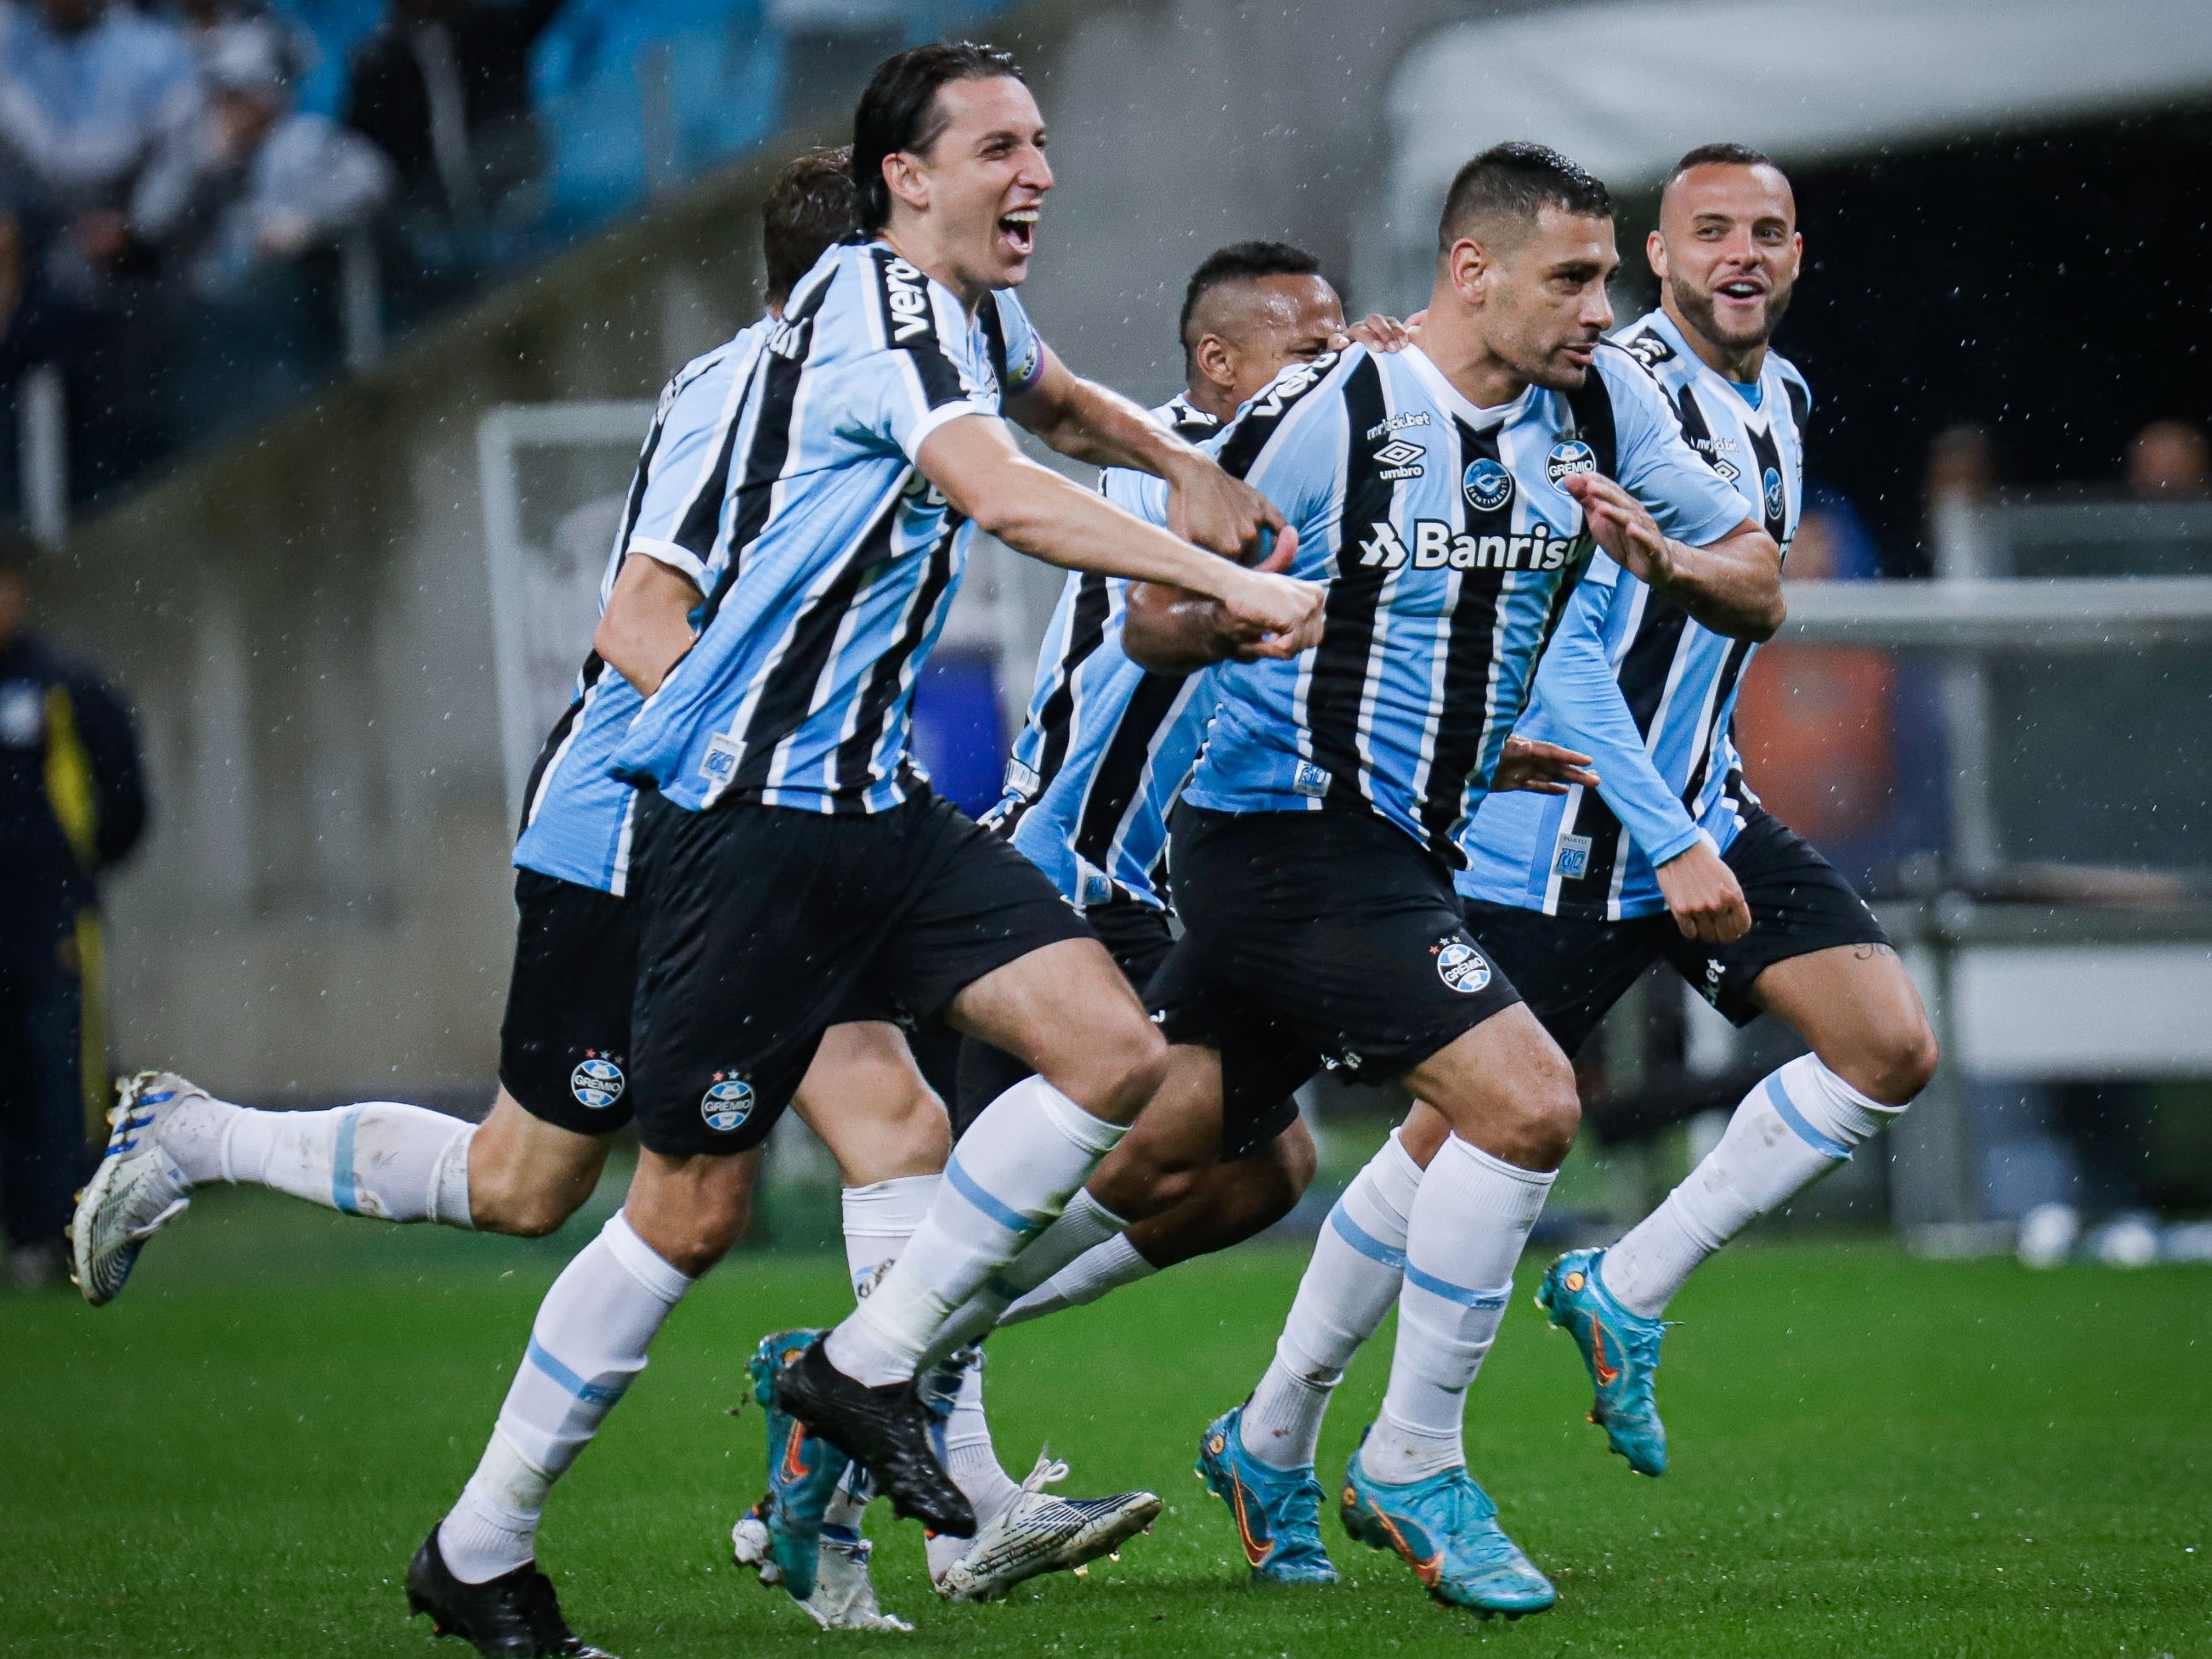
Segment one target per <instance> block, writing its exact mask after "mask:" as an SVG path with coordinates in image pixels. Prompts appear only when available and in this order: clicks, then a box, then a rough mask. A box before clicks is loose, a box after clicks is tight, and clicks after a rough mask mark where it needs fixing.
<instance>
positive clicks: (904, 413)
mask: <svg viewBox="0 0 2212 1659" xmlns="http://www.w3.org/2000/svg"><path fill="white" fill-rule="evenodd" d="M981 311H982V313H983V314H984V317H985V318H986V319H987V321H985V320H977V319H970V318H969V317H968V316H966V315H965V314H964V313H963V311H962V309H961V307H960V303H959V301H957V299H955V298H954V296H953V295H952V294H951V292H950V291H949V290H948V289H945V288H943V287H942V286H940V285H939V284H938V283H934V282H933V281H931V280H930V279H929V278H928V277H927V276H924V275H923V274H922V273H921V271H920V270H917V269H915V267H914V266H913V265H911V264H908V263H907V262H906V261H905V260H904V259H902V258H899V257H898V256H897V255H896V253H894V252H892V251H891V250H890V248H889V247H888V246H884V244H882V243H880V242H875V243H850V244H846V245H844V246H838V247H834V248H832V249H830V250H829V252H827V253H825V254H823V257H822V260H821V263H820V264H817V265H816V266H815V267H814V269H813V270H812V271H811V272H810V273H808V275H807V276H806V277H805V279H804V280H802V281H801V283H799V288H798V289H797V291H796V292H795V293H794V294H793V296H792V301H791V305H790V307H789V308H788V310H787V313H786V319H785V321H784V323H783V324H782V325H781V326H780V327H779V328H777V329H776V330H775V332H774V333H773V335H772V336H771V337H770V338H769V343H768V345H767V349H766V350H765V351H764V352H763V354H762V356H761V359H760V362H759V366H758V367H757V368H756V369H755V371H754V373H753V375H752V378H751V380H750V382H749V383H748V385H747V386H746V387H745V390H744V406H743V409H742V410H741V412H740V414H739V416H738V428H737V432H736V438H735V453H736V455H737V457H738V459H737V460H736V461H735V462H734V463H733V470H734V471H735V472H736V475H737V477H736V480H735V482H734V483H733V485H732V498H731V502H730V507H729V523H728V525H727V526H726V529H725V532H724V533H723V534H722V536H721V537H720V538H719V540H718V541H717V543H716V544H715V552H714V556H713V557H711V558H710V559H709V560H708V562H707V564H706V568H705V570H704V572H703V574H702V590H703V591H704V592H706V593H707V596H708V598H707V603H706V605H704V607H702V611H701V613H700V620H701V622H702V632H701V634H700V637H699V641H698V643H697V644H696V645H695V646H694V647H692V649H691V651H690V654H689V655H687V656H685V657H684V659H683V660H682V661H681V662H679V663H678V664H677V665H676V667H675V668H674V669H673V670H671V671H670V673H669V676H668V678H667V679H666V680H665V681H664V682H663V683H662V684H661V686H660V689H659V690H658V691H656V692H655V693H654V694H653V696H651V697H649V698H648V699H647V700H646V702H645V706H644V707H643V708H641V710H640V711H639V713H638V715H637V718H636V720H635V721H634V722H633V724H632V725H631V727H630V730H629V733H628V735H627V736H626V737H625V738H624V739H623V743H622V744H621V745H620V747H619V748H618V749H617V751H616V754H615V757H614V760H613V762H612V767H613V769H614V771H615V772H616V774H617V775H619V776H621V777H623V778H624V779H626V780H628V781H631V782H634V783H640V784H644V783H650V784H653V785H655V786H656V787H659V789H660V791H661V792H662V793H664V794H665V795H666V796H667V797H668V799H670V800H671V801H672V802H674V803H675V804H676V805H678V806H681V807H684V808H686V809H688V810H690V811H700V810H702V809H704V808H706V807H708V806H711V805H714V803H715V802H716V801H718V800H720V799H724V798H725V797H728V796H732V795H734V796H736V797H737V798H739V799H750V800H757V801H760V802H762V803H763V804H765V805H771V806H790V807H797V808H801V809H804V810H806V811H817V812H878V811H885V810H887V809H888V808H890V807H892V806H895V805H897V804H898V803H899V802H900V801H902V800H903V799H906V798H907V796H908V793H911V792H912V791H913V790H914V789H915V787H918V786H919V785H920V784H921V783H922V782H923V781H924V775H923V773H922V771H921V768H920V767H919V766H918V765H917V764H916V763H915V761H914V759H913V757H912V756H911V755H910V754H909V753H908V744H907V739H908V725H909V715H910V713H911V709H912V706H913V701H914V687H915V676H916V674H917V673H918V672H919V671H920V669H921V665H922V663H923V661H924V660H925V659H927V656H928V653H929V651H930V648H931V647H932V646H933V645H934V644H935V643H936V641H937V636H938V635H939V632H940V631H941V630H942V629H943V628H944V625H945V615H946V612H947V611H949V610H950V609H951V603H952V596H953V593H954V592H955V591H956V589H957V586H958V585H959V581H960V576H961V573H962V571H963V568H964V567H965V564H966V560H967V547H968V542H969V535H967V534H966V533H963V532H964V528H965V527H964V526H963V524H962V523H961V522H960V520H958V518H957V515H956V514H954V513H952V512H951V508H950V507H948V506H947V504H946V503H945V500H944V498H943V497H942V496H940V495H938V493H937V492H936V490H935V489H933V488H932V487H931V486H930V484H929V482H928V480H927V478H925V477H922V476H921V473H920V472H919V471H916V470H915V465H914V456H915V453H916V452H917V451H918V450H919V449H920V448H921V445H922V442H923V441H924V440H925V439H927V437H928V435H930V434H931V433H933V432H934V431H935V430H936V429H937V428H939V427H940V426H942V425H944V424H945V422H947V421H950V420H953V419H957V418H958V417H959V416H965V415H991V416H994V415H996V414H997V413H998V411H999V408H1000V392H1001V387H1002V386H1006V385H1008V384H1012V385H1014V386H1017V387H1019V386H1022V385H1024V383H1025V379H1026V381H1030V382H1033V380H1034V379H1035V376H1036V374H1037V373H1040V372H1041V365H1042V357H1043V347H1042V344H1041V343H1039V342H1038V340H1037V338H1036V333H1035V331H1033V330H1032V329H1031V328H1030V325H1029V321H1028V319H1027V318H1026V316H1024V313H1023V311H1022V308H1021V305H1020V303H1019V301H1017V300H1016V299H1015V298H1014V297H1013V295H1012V294H1011V293H1000V294H997V295H992V296H990V297H988V298H987V299H986V300H985V301H984V304H983V306H982V307H981Z"/></svg>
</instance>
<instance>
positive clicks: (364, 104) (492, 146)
mask: <svg viewBox="0 0 2212 1659" xmlns="http://www.w3.org/2000/svg"><path fill="white" fill-rule="evenodd" d="M560 7H561V0H514V3H512V4H507V5H496V4H492V3H489V0H391V3H390V9H388V10H387V11H386V13H385V15H384V19H383V21H381V22H380V24H379V25H378V26H377V28H376V31H375V33H373V34H371V35H369V36H368V38H367V39H365V40H362V41H361V42H360V43H359V44H358V45H356V46H355V47H354V49H353V51H352V52H351V53H350V54H349V59H348V62H349V70H350V79H351V88H350V90H349V93H348V94H347V100H346V115H345V118H346V124H347V125H349V126H351V127H353V128H355V129H356V131H359V132H361V133H362V134H363V135H364V136H366V137H368V138H369V139H370V140H371V141H373V142H374V143H375V144H376V145H377V147H378V148H379V149H382V150H383V152H384V153H385V155H387V156H389V157H390V158H391V160H392V165H393V166H394V167H396V168H397V169H398V174H399V190H400V210H401V213H402V215H403V217H404V220H405V221H406V222H409V224H410V228H414V229H415V231H416V237H415V239H416V240H420V238H421V235H422V232H423V231H425V230H428V231H431V232H432V234H435V232H436V231H437V230H439V229H448V228H449V229H455V230H459V231H461V232H464V233H466V232H469V231H471V230H475V229H477V228H481V227H483V226H486V225H489V224H495V223H507V224H513V223H516V222H521V221H525V220H528V219H532V218H534V217H535V216H536V210H537V208H538V197H539V195H540V194H541V192H540V191H538V190H537V189H535V188H533V186H537V185H539V184H540V183H541V182H542V177H543V174H544V165H545V146H544V140H543V138H542V137H541V136H540V134H539V132H538V124H537V121H536V119H535V118H534V116H533V115H532V109H531V100H530V50H531V47H532V46H533V45H534V44H535V43H536V41H537V40H538V35H539V34H540V33H543V32H544V28H545V26H546V25H547V24H548V23H550V21H552V20H553V15H554V14H555V13H556V11H558V10H559V9H560Z"/></svg>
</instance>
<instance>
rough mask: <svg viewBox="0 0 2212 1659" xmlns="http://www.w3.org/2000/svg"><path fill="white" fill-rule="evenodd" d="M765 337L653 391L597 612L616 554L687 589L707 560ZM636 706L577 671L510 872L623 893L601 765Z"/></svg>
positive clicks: (689, 366) (621, 855) (620, 849)
mask: <svg viewBox="0 0 2212 1659" xmlns="http://www.w3.org/2000/svg"><path fill="white" fill-rule="evenodd" d="M773 326H774V325H773V324H771V323H768V322H761V323H756V324H754V325H752V326H751V327H750V328H748V329H745V330H744V331H742V332H740V333H739V334H738V336H737V337H735V338H734V339H732V340H730V341H728V342H727V343H725V344H722V345H720V346H718V347H716V348H715V349H714V350H712V351H710V352H708V353H707V354H706V356H702V357H699V358H696V359H694V360H693V361H692V362H689V363H686V364H685V365H684V367H683V368H681V369H679V370H678V371H677V373H676V374H675V375H674V376H672V377H671V379H670V380H669V382H668V384H667V386H665V387H664V388H662V390H661V393H660V404H659V408H658V409H657V410H655V411H654V414H653V425H652V426H651V427H650V428H648V429H647V433H646V435H645V447H644V448H643V449H642V450H641V452H640V453H639V455H638V459H637V471H636V472H635V475H634V476H633V477H632V478H631V481H630V488H629V498H628V499H627V501H625V502H624V503H623V517H622V523H621V525H620V526H619V527H618V528H617V531H616V533H615V541H614V547H613V549H612V550H611V552H610V553H609V555H608V557H607V567H606V572H605V574H604V575H603V576H601V577H600V579H599V604H600V605H601V607H602V608H604V607H605V605H606V602H607V598H608V596H609V595H610V594H611V592H613V591H614V581H615V576H616V574H617V572H618V571H619V570H620V569H621V568H622V562H623V558H624V556H626V555H628V554H630V553H642V554H645V555H647V556H649V557H652V558H655V559H658V560H659V561H660V562H663V563H665V564H667V565H670V566H671V567H673V568H676V569H678V570H681V571H683V572H684V574H687V575H690V576H691V577H692V578H693V579H694V580H697V579H698V577H699V576H700V574H702V573H703V572H704V571H705V570H706V568H707V566H708V561H709V560H711V559H713V558H714V556H715V553H714V544H715V540H716V538H717V537H718V535H719V534H720V526H721V522H722V518H723V503H724V501H725V500H726V497H727V495H728V486H729V475H730V465H731V459H732V451H733V447H734V445H735V443H736V440H737V416H738V410H739V408H740V405H741V398H742V395H743V393H744V387H745V385H746V383H747V381H748V380H750V378H751V375H752V372H753V369H754V368H755V366H756V364H757V360H758V358H759V356H760V353H761V349H762V348H763V345H764V344H765V343H766V342H767V339H768V337H769V331H770V329H771V328H772V327H773ZM642 702H643V699H641V697H640V696H638V695H637V692H636V690H635V689H634V688H633V687H632V686H631V685H630V684H629V681H627V680H625V679H624V678H623V677H622V676H621V675H620V674H618V673H617V672H616V671H614V669H613V668H611V666H609V665H607V664H606V663H605V662H604V661H603V660H601V659H600V657H599V653H597V652H593V653H592V654H591V655H590V656H589V657H587V658H586V659H585V661H584V667H583V671H582V672H581V673H580V674H579V675H578V676H577V678H576V696H575V700H574V702H571V703H570V704H569V705H568V709H567V711H566V712H565V713H564V714H562V716H561V718H560V720H558V721H556V723H555V725H554V727H553V731H552V734H551V735H550V737H548V738H546V740H545V746H544V749H543V750H541V751H540V752H539V754H538V763H537V765H536V767H535V768H534V769H532V773H531V778H530V787H529V789H528V790H527V792H526V794H525V797H524V799H525V805H524V808H523V823H522V835H521V837H520V840H518V841H517V842H515V847H514V862H515V863H516V864H517V865H518V866H521V867H522V868H524V869H526V870H536V871H538V872H541V873H543V874H544V875H549V876H556V877H558V878H560V879H562V880H563V881H572V882H574V883H575V884H577V885H579V886H581V887H594V888H597V889H599V890H600V891H602V892H609V893H615V894H620V893H622V892H623V890H625V888H626V887H627V886H628V884H629V838H630V825H631V820H632V817H633V811H634V808H635V802H636V796H635V793H634V792H633V791H632V790H631V789H630V787H629V785H628V784H625V783H623V782H620V781H617V780H616V779H615V778H612V777H611V776H609V775H608V773H607V763H608V762H609V761H610V760H611V758H612V757H613V755H614V751H615V750H616V748H617V745H618V744H620V743H621V742H622V739H623V734H624V733H625V732H628V731H629V723H630V721H631V720H633V719H635V716H636V714H637V711H638V709H639V708H640V707H641V705H642Z"/></svg>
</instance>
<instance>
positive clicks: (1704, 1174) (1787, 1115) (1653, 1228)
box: [1598, 1054, 1905, 1319]
mask: <svg viewBox="0 0 2212 1659" xmlns="http://www.w3.org/2000/svg"><path fill="white" fill-rule="evenodd" d="M1904 1109H1905V1108H1903V1107H1902V1106H1885V1105H1883V1104H1882V1103H1881V1102H1879V1101H1875V1100H1869V1099H1868V1098H1867V1097H1865V1096H1864V1095H1863V1094H1861V1093H1860V1092H1859V1091H1857V1090H1856V1089H1854V1088H1852V1087H1851V1085H1850V1084H1848V1083H1846V1082H1844V1080H1843V1079H1841V1078H1839V1077H1838V1076H1837V1075H1836V1074H1835V1073H1833V1072H1832V1071H1830V1070H1829V1069H1828V1068H1827V1067H1826V1066H1823V1065H1822V1064H1821V1063H1820V1056H1818V1055H1817V1054H1800V1055H1799V1056H1798V1057H1797V1058H1796V1059H1795V1060H1791V1061H1790V1063H1789V1064H1788V1065H1786V1066H1783V1067H1782V1068H1781V1070H1779V1071H1778V1072H1775V1073H1772V1074H1771V1076H1769V1077H1768V1078H1766V1079H1765V1080H1764V1081H1763V1082H1761V1083H1760V1084H1759V1086H1758V1087H1757V1088H1755V1089H1753V1091H1751V1092H1750V1093H1749V1094H1747V1095H1746V1096H1745V1097H1743V1103H1742V1104H1741V1105H1740V1106H1738V1107H1737V1108H1736V1109H1735V1116H1733V1117H1731V1118H1730V1119H1729V1126H1728V1129H1727V1132H1726V1133H1723V1135H1722V1136H1721V1144H1720V1145H1719V1146H1716V1147H1714V1148H1713V1149H1712V1151H1711V1152H1708V1153H1706V1154H1705V1158H1704V1160H1703V1161H1702V1162H1701V1163H1699V1165H1698V1167H1697V1168H1696V1169H1694V1170H1691V1171H1690V1173H1689V1176H1687V1178H1686V1179H1685V1180H1684V1181H1683V1182H1682V1184H1681V1185H1680V1186H1679V1187H1677V1188H1674V1191H1673V1192H1671V1193H1669V1194H1667V1197H1666V1200H1665V1201H1664V1202H1662V1204H1661V1205H1660V1206H1659V1207H1658V1208H1657V1209H1656V1210H1654V1211H1653V1212H1651V1213H1650V1215H1648V1216H1646V1217H1644V1219H1643V1220H1641V1221H1639V1222H1638V1223H1637V1224H1636V1225H1635V1226H1634V1227H1632V1228H1631V1229H1630V1230H1629V1232H1628V1236H1627V1237H1625V1238H1623V1239H1622V1240H1621V1241H1620V1243H1618V1244H1615V1245H1614V1246H1613V1248H1612V1249H1609V1250H1607V1252H1606V1253H1605V1255H1604V1258H1603V1260H1602V1261H1600V1262H1599V1264H1598V1277H1599V1279H1601V1280H1602V1281H1603V1283H1604V1285H1605V1288H1606V1291H1607V1294H1609V1295H1610V1296H1611V1297H1613V1300H1614V1301H1616V1302H1618V1303H1620V1305H1621V1306H1622V1307H1624V1308H1626V1309H1627V1310H1629V1312H1631V1313H1633V1314H1641V1315H1642V1316H1644V1318H1646V1319H1656V1318H1658V1317H1659V1316H1660V1315H1661V1314H1662V1313H1664V1312H1665V1311H1666V1309H1667V1304H1668V1303H1669V1302H1671V1301H1673V1300H1674V1293H1675V1292H1676V1291H1679V1290H1680V1289H1681V1288H1682V1285H1683V1284H1684V1283H1685V1282H1686V1280H1687V1279H1689V1277H1690V1275H1691V1274H1692V1273H1694V1272H1695V1271H1696V1270H1697V1267H1698V1264H1699V1262H1701V1261H1704V1260H1705V1258H1706V1257H1707V1256H1709V1255H1711V1254H1712V1253H1713V1252H1714V1251H1715V1250H1717V1249H1720V1247H1721V1246H1722V1245H1723V1244H1725V1243H1728V1242H1729V1240H1730V1239H1731V1238H1734V1237H1735V1236H1736V1235H1737V1234H1738V1233H1740V1232H1741V1231H1743V1230H1744V1228H1746V1227H1747V1226H1748V1225H1750V1224H1751V1220H1752V1218H1753V1217H1754V1216H1759V1215H1764V1214H1765V1212H1767V1211H1769V1210H1771V1209H1774V1208H1777V1207H1778V1206H1780V1205H1782V1204H1784V1203H1786V1202H1787V1201H1788V1200H1790V1198H1792V1197H1794V1196H1795V1195H1796V1194H1798V1193H1800V1192H1802V1191H1803V1190H1804V1189H1805V1188H1807V1187H1808V1186H1810V1185H1811V1184H1812V1183H1813V1182H1815V1181H1817V1180H1819V1179H1820V1177H1821V1176H1824V1175H1826V1173H1827V1172H1828V1171H1829V1170H1832V1169H1834V1168H1835V1167H1836V1165H1837V1164H1841V1163H1842V1162H1844V1159H1846V1158H1850V1155H1851V1148H1852V1147H1854V1146H1857V1145H1858V1144H1859V1143H1860V1142H1861V1141H1863V1140H1865V1139H1867V1138H1868V1137H1869V1136H1870V1135H1873V1134H1875V1133H1877V1132H1879V1131H1880V1129H1881V1126H1882V1125H1883V1124H1884V1123H1886V1122H1887V1121H1889V1120H1890V1119H1891V1118H1893V1117H1895V1116H1896V1115H1898V1114H1899V1113H1900V1112H1902V1111H1903V1110H1904Z"/></svg>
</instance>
